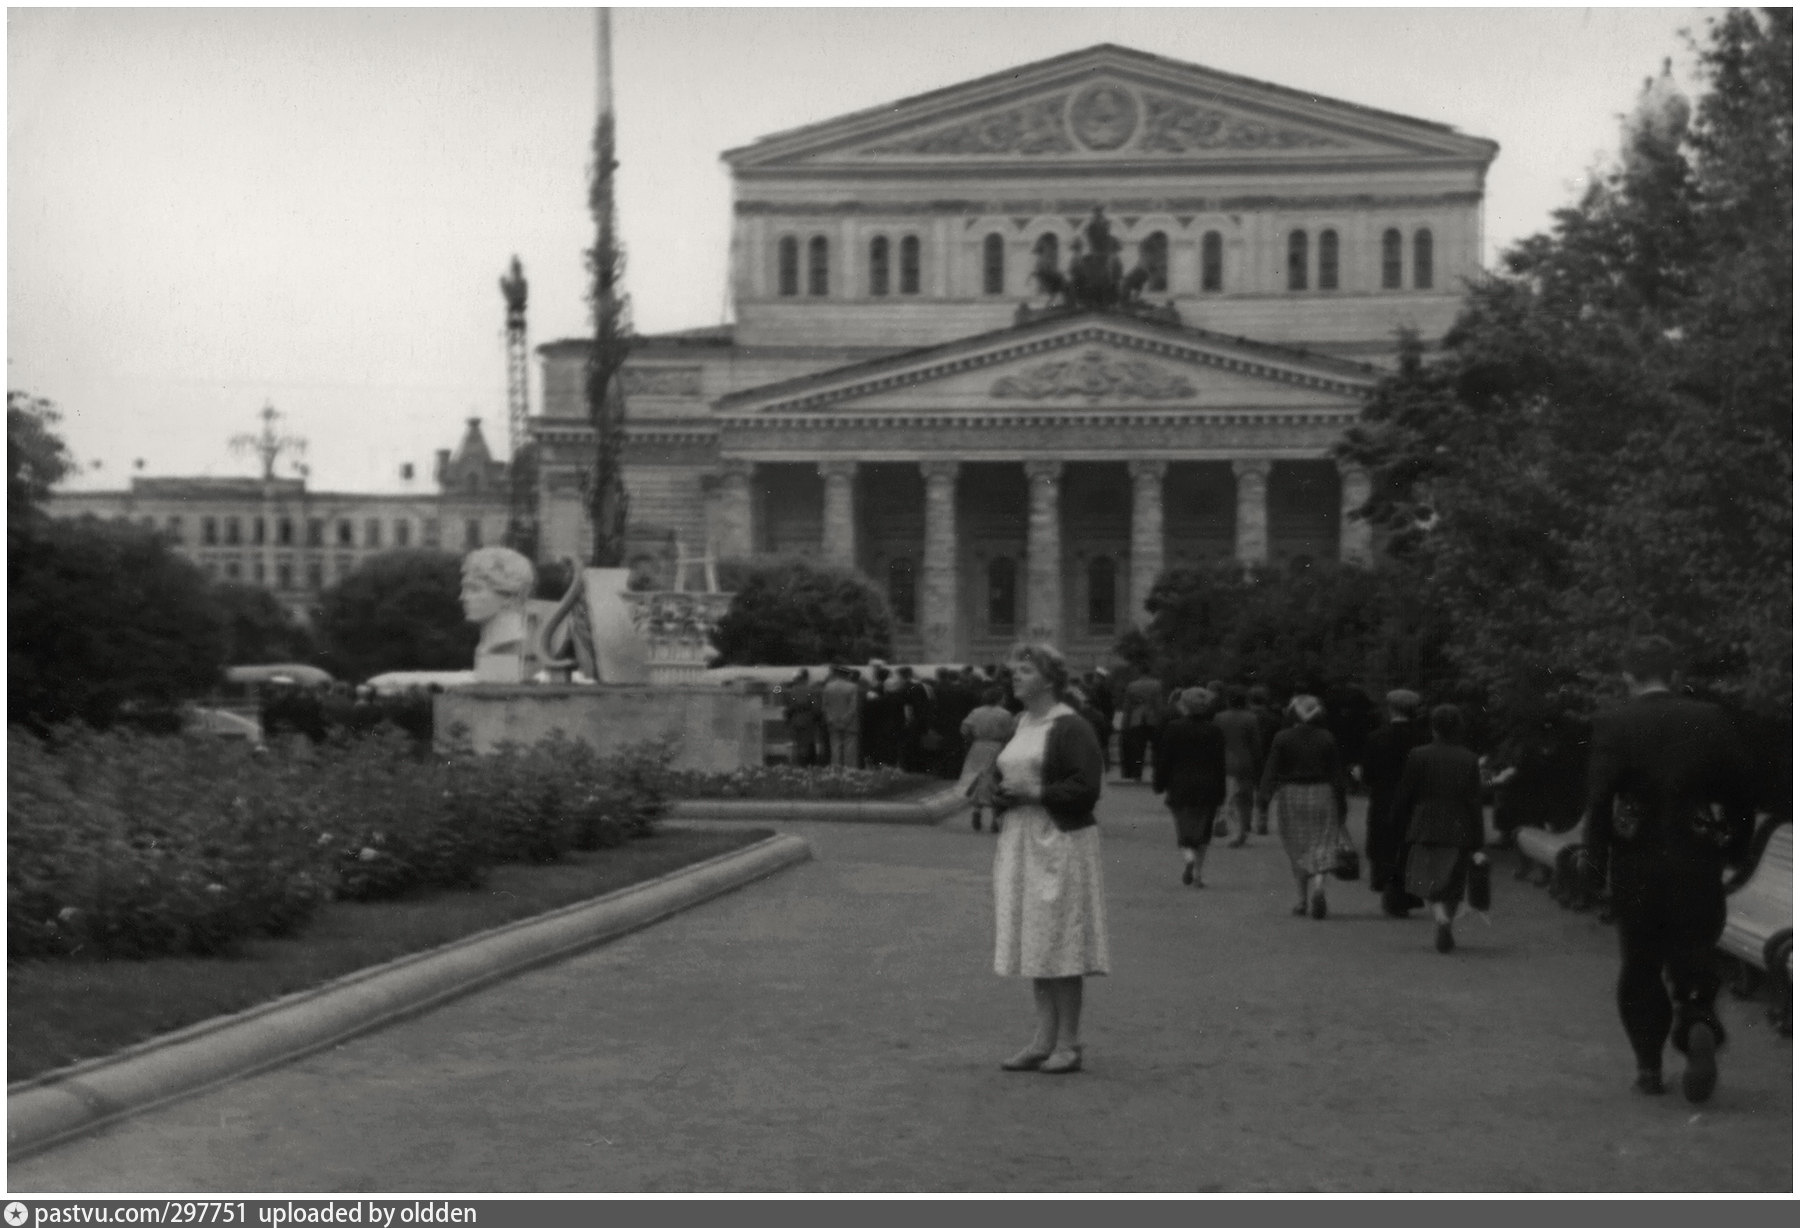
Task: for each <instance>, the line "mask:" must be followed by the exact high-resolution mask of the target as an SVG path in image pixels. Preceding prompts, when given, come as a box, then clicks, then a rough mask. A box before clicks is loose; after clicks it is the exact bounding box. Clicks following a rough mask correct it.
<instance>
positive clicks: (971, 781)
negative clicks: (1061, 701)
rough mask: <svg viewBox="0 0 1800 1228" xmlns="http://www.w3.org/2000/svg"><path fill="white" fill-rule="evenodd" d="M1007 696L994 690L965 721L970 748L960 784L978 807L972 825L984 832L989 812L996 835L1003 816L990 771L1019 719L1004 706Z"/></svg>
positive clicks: (987, 694)
mask: <svg viewBox="0 0 1800 1228" xmlns="http://www.w3.org/2000/svg"><path fill="white" fill-rule="evenodd" d="M1005 699H1006V693H1005V692H1004V691H1002V690H1001V689H1000V688H999V687H997V686H991V687H989V688H988V689H987V690H986V691H984V692H982V695H981V706H980V707H979V708H976V709H975V710H974V711H973V712H971V713H969V715H967V716H965V717H964V718H963V722H962V736H963V740H964V741H965V742H967V743H968V744H969V753H968V755H967V756H966V757H965V758H964V759H963V766H962V778H961V779H960V780H959V781H958V782H957V783H958V784H959V785H961V787H962V791H963V795H964V796H965V797H968V798H969V799H970V800H971V801H973V802H974V803H975V814H974V818H973V820H972V821H973V823H974V825H975V830H976V831H980V830H981V812H982V811H983V810H985V811H987V812H988V814H989V816H990V820H991V823H992V826H993V829H994V830H995V831H999V830H1000V812H999V811H998V810H996V809H994V773H992V772H990V771H988V769H989V768H990V767H992V766H993V765H994V760H995V759H997V758H998V757H999V755H1000V748H1001V747H1003V746H1005V745H1006V742H1007V739H1009V738H1011V737H1012V735H1013V726H1015V725H1017V724H1018V717H1016V716H1014V715H1013V714H1012V713H1010V712H1008V711H1007V710H1006V708H1005V707H1004V706H1003V701H1004V700H1005Z"/></svg>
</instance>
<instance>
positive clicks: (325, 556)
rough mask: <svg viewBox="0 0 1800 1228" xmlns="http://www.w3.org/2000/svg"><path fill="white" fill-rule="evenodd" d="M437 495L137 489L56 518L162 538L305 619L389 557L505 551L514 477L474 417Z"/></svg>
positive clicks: (237, 481) (154, 483)
mask: <svg viewBox="0 0 1800 1228" xmlns="http://www.w3.org/2000/svg"><path fill="white" fill-rule="evenodd" d="M434 479H435V485H436V490H435V492H433V493H430V494H417V495H413V494H397V495H369V494H350V493H344V492H337V491H318V490H308V489H307V486H306V482H305V479H303V478H282V477H273V478H270V479H268V480H264V479H261V478H254V477H245V478H212V477H169V478H154V477H146V478H134V479H132V483H131V489H130V490H127V491H92V492H78V493H59V494H54V495H52V496H51V498H50V502H49V511H50V514H51V515H52V516H97V517H100V518H102V519H107V520H129V521H134V522H137V523H140V524H142V525H143V526H144V527H145V528H149V529H155V530H157V531H159V532H161V533H162V534H163V535H164V536H165V537H166V538H167V539H168V541H169V542H170V543H171V545H173V546H174V548H175V549H176V550H177V551H178V552H179V553H180V554H181V555H182V556H184V557H186V558H188V559H191V560H193V562H194V563H196V564H197V565H198V566H199V567H200V568H201V569H202V570H203V571H205V572H206V574H207V575H208V576H210V577H211V578H212V579H215V580H220V581H230V582H234V583H240V584H253V585H257V586H259V587H262V588H266V589H268V590H270V591H271V592H273V593H274V594H275V596H276V597H277V598H278V599H279V600H280V601H281V602H282V604H283V605H285V606H287V607H288V609H289V610H291V611H292V612H293V613H294V615H295V616H296V617H298V618H301V619H303V620H304V619H307V618H309V617H310V615H311V612H312V607H313V605H314V604H315V603H316V602H317V601H318V596H319V593H320V591H321V590H323V589H324V588H326V587H327V586H329V585H331V584H335V583H336V582H337V581H339V580H341V579H343V578H344V577H345V576H347V575H349V574H350V573H351V572H352V571H354V570H355V569H356V567H357V565H358V564H359V563H361V562H362V561H363V560H364V559H366V558H368V557H369V556H370V555H374V554H379V553H381V552H382V551H383V550H395V549H404V548H408V547H412V548H426V549H442V550H449V551H453V552H456V553H459V554H460V553H462V552H463V551H465V550H469V549H473V548H474V547H476V546H483V545H489V546H491V545H498V544H501V543H502V541H503V539H504V538H505V535H506V525H507V466H506V462H504V461H497V460H495V459H494V458H493V456H492V454H491V453H490V452H489V451H488V446H487V441H486V440H485V439H484V438H483V436H482V433H481V420H480V419H479V418H470V419H469V420H468V428H467V430H466V431H465V432H464V434H463V438H462V442H461V444H460V445H459V446H458V447H457V449H456V450H455V452H454V453H452V452H451V450H450V449H448V448H444V449H440V450H439V452H438V454H437V466H436V473H435V474H434Z"/></svg>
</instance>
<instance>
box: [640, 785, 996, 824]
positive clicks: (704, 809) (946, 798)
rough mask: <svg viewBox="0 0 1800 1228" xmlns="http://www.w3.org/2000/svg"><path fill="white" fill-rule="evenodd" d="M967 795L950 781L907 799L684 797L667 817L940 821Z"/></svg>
mask: <svg viewBox="0 0 1800 1228" xmlns="http://www.w3.org/2000/svg"><path fill="white" fill-rule="evenodd" d="M968 805H969V799H968V798H967V797H965V796H964V795H963V793H962V790H960V789H958V788H956V787H955V786H954V785H952V786H949V787H947V788H944V789H941V790H939V791H937V792H935V793H928V794H926V795H924V796H923V797H917V798H913V799H911V800H901V801H894V800H887V801H872V802H858V801H848V800H845V801H828V802H802V801H764V800H760V799H743V800H739V799H735V798H723V797H704V798H687V799H684V800H681V801H675V802H671V803H670V804H669V817H670V818H671V819H753V820H756V821H758V822H764V823H766V822H770V821H779V820H784V819H785V820H788V821H796V820H806V821H809V822H825V823H917V824H920V825H922V826H929V825H931V824H935V823H941V822H943V821H944V820H945V819H946V818H948V817H950V816H951V815H953V814H955V813H957V812H958V811H961V810H965V809H967V808H968Z"/></svg>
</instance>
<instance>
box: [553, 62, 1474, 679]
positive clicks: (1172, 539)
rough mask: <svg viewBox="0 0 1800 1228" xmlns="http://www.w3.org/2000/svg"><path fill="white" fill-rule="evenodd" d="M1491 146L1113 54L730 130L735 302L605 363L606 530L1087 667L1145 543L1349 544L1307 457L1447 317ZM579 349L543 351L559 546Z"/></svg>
mask: <svg viewBox="0 0 1800 1228" xmlns="http://www.w3.org/2000/svg"><path fill="white" fill-rule="evenodd" d="M1495 153H1496V147H1495V146H1494V145H1493V143H1492V142H1489V141H1484V140H1481V139H1479V138H1472V137H1467V136H1463V135H1461V134H1458V133H1456V132H1454V131H1453V130H1452V129H1450V128H1448V127H1446V126H1444V125H1441V124H1434V123H1430V122H1427V121H1422V120H1414V119H1410V118H1408V117H1404V116H1396V115H1391V114H1388V113H1385V112H1377V111H1373V110H1371V109H1368V108H1364V107H1359V106H1356V105H1354V104H1349V103H1339V102H1334V101H1331V100H1327V99H1320V98H1318V97H1317V96H1315V95H1310V94H1304V93H1301V92H1299V91H1296V90H1292V89H1288V88H1285V87H1282V86H1276V85H1271V84H1268V83H1263V82H1256V81H1250V80H1247V79H1244V78H1240V77H1233V76H1230V75H1229V74H1224V73H1219V72H1216V71H1214V70H1211V69H1207V68H1204V67H1202V66H1199V65H1192V64H1182V63H1179V62H1176V61H1171V60H1167V59H1164V58H1162V57H1159V56H1154V55H1148V54H1146V53H1143V52H1139V51H1134V50H1131V49H1128V48H1121V47H1113V46H1101V47H1095V48H1089V49H1087V50H1085V51H1081V52H1074V53H1070V54H1068V55H1065V56H1059V57H1056V58H1054V59H1052V60H1046V61H1041V62H1039V63H1037V64H1032V65H1025V66H1023V67H1021V68H1020V69H1018V70H1017V71H1015V72H1011V73H1005V74H997V75H996V76H994V77H989V78H982V79H980V80H977V81H972V82H968V83H966V84H964V85H959V86H953V87H950V88H949V89H946V90H940V91H935V92H933V93H931V94H926V95H920V96H918V97H916V98H911V99H904V100H901V101H900V102H897V103H895V104H893V105H892V106H889V107H882V108H876V109H873V110H871V111H867V112H859V113H856V114H854V115H850V116H844V117H842V118H840V119H835V120H827V121H825V122H823V123H820V124H815V125H811V126H809V127H806V128H801V129H795V130H793V131H792V132H788V133H781V134H777V135H775V136H772V137H768V138H765V139H763V140H760V141H757V142H756V143H754V144H752V145H750V146H747V147H745V148H743V149H739V150H733V151H730V152H729V153H727V154H726V155H725V160H726V162H727V165H728V166H729V168H730V170H731V173H732V177H733V186H734V193H735V197H736V200H735V206H734V209H735V214H736V219H735V227H734V240H733V274H732V277H733V285H732V289H733V296H732V298H733V316H734V319H733V322H732V323H730V324H726V325H721V326H717V327H712V328H703V329H695V330H690V331H688V332H682V333H673V334H663V335H659V336H652V337H643V338H639V339H637V341H636V343H635V346H634V350H633V353H632V357H631V360H630V363H629V364H628V366H627V368H626V370H625V373H624V378H623V381H622V389H623V393H624V396H625V400H626V424H625V425H626V453H625V457H624V462H625V463H624V475H625V482H626V487H627V490H628V492H629V495H630V499H631V528H630V533H629V543H628V553H630V554H631V555H632V556H633V557H634V558H647V559H650V560H658V559H661V560H671V561H672V559H673V558H674V556H675V555H676V554H677V552H678V551H679V552H685V553H687V554H689V555H693V554H697V553H699V552H701V551H702V550H705V549H708V548H709V547H710V549H711V550H712V552H713V553H714V554H716V555H718V556H721V557H757V556H796V555H799V556H806V557H810V558H813V559H816V560H818V561H821V562H828V563H832V564H836V565H840V566H845V567H852V568H854V569H856V570H858V571H860V572H861V573H862V574H864V575H865V576H867V577H868V578H869V579H870V580H871V581H872V582H873V583H874V584H875V586H876V587H877V588H878V589H880V590H881V591H882V592H883V593H884V594H885V596H886V597H887V600H888V603H889V606H890V608H891V612H892V614H893V615H894V620H895V630H896V635H895V641H896V642H895V645H894V652H895V654H896V655H897V656H900V657H902V658H907V659H913V660H926V661H960V660H987V659H992V658H994V657H997V656H998V655H1000V654H1001V653H1002V652H1004V650H1005V648H1006V647H1007V645H1009V644H1010V643H1012V642H1014V641H1016V640H1017V639H1019V638H1021V637H1023V636H1030V637H1032V638H1046V639H1050V640H1053V641H1055V642H1057V643H1059V644H1061V645H1063V646H1064V647H1065V648H1066V649H1067V650H1068V651H1070V652H1071V653H1072V654H1073V655H1074V656H1075V657H1076V658H1077V659H1078V660H1082V661H1084V662H1085V661H1088V660H1099V659H1103V658H1105V657H1106V656H1107V655H1108V653H1109V652H1110V650H1111V648H1112V646H1113V644H1114V643H1115V642H1116V640H1117V638H1118V635H1119V634H1120V633H1121V632H1122V631H1124V630H1126V629H1127V628H1129V627H1130V626H1132V625H1133V624H1134V622H1137V621H1141V620H1142V618H1143V617H1144V612H1143V605H1144V599H1145V597H1146V596H1147V595H1148V594H1149V592H1150V589H1151V587H1152V585H1153V584H1154V583H1155V581H1156V579H1157V577H1158V576H1159V575H1161V574H1162V573H1163V572H1165V571H1167V570H1170V569H1173V568H1179V567H1187V566H1197V565H1203V564H1205V563H1208V562H1211V561H1226V560H1232V559H1235V560H1237V561H1239V562H1241V563H1245V564H1258V563H1267V564H1274V565H1298V564H1299V563H1302V562H1305V561H1323V560H1344V561H1349V562H1356V561H1362V560H1366V559H1367V558H1368V557H1369V555H1370V551H1371V542H1370V534H1369V529H1368V526H1367V525H1366V524H1365V523H1363V522H1362V521H1360V520H1357V519H1354V518H1353V517H1351V515H1350V514H1349V513H1350V512H1351V511H1352V510H1353V509H1354V508H1356V507H1357V506H1359V505H1360V504H1361V503H1362V501H1363V500H1364V498H1365V497H1366V495H1367V493H1368V479H1367V476H1366V475H1365V474H1363V473H1361V472H1358V471H1356V470H1354V469H1344V468H1342V467H1340V465H1339V464H1338V463H1337V462H1336V461H1335V460H1334V459H1333V450H1334V447H1335V445H1336V444H1337V443H1338V442H1339V441H1340V440H1341V438H1342V437H1343V434H1344V431H1345V430H1346V428H1347V427H1348V426H1349V425H1350V424H1351V423H1353V422H1354V421H1355V419H1356V417H1357V415H1358V413H1359V411H1360V409H1361V407H1362V404H1363V401H1364V399H1365V397H1366V394H1367V392H1368V390H1369V389H1370V388H1371V387H1373V386H1374V384H1375V383H1376V382H1377V380H1378V379H1379V378H1380V377H1381V376H1382V375H1383V374H1384V372H1385V370H1386V369H1387V368H1388V367H1389V366H1391V363H1392V358H1393V354H1394V351H1395V348H1396V338H1397V334H1398V332H1399V331H1400V330H1411V331H1413V332H1415V333H1417V334H1418V335H1420V336H1421V337H1422V338H1423V339H1424V341H1425V342H1426V344H1428V345H1429V344H1432V343H1433V342H1435V340H1436V339H1437V338H1438V337H1440V336H1441V335H1442V332H1443V330H1444V329H1445V328H1447V327H1448V325H1449V323H1450V321H1451V320H1452V319H1453V318H1454V313H1455V309H1456V304H1457V302H1458V301H1459V297H1460V282H1461V280H1462V279H1463V278H1466V277H1469V276H1472V275H1474V273H1475V272H1476V271H1477V269H1478V256H1479V229H1480V204H1481V199H1482V182H1483V178H1484V176H1485V172H1486V167H1487V165H1488V164H1489V163H1490V162H1491V161H1492V159H1493V157H1494V155H1495ZM1102 247H1104V248H1106V249H1107V250H1105V251H1100V248H1102ZM1096 262H1097V263H1096ZM1095 268H1100V269H1101V270H1102V272H1103V275H1104V276H1105V277H1107V278H1110V283H1109V284H1110V285H1111V286H1112V287H1113V288H1114V291H1115V292H1114V293H1113V294H1112V295H1111V297H1105V296H1102V298H1101V299H1100V300H1099V301H1095V300H1094V298H1093V296H1092V295H1089V296H1088V297H1087V298H1084V297H1083V296H1082V295H1081V294H1079V293H1076V292H1075V289H1076V283H1077V282H1079V281H1080V279H1081V277H1082V275H1083V270H1084V269H1085V270H1088V271H1089V272H1090V273H1091V272H1092V270H1093V269H1095ZM1089 280H1090V282H1091V278H1090V279H1089ZM1089 288H1090V289H1091V285H1090V287H1089ZM586 353H587V343H586V342H585V341H584V340H580V339H576V340H570V341H560V342H553V343H551V344H550V345H547V346H544V347H541V349H540V354H541V356H542V358H543V363H544V383H543V387H544V389H545V394H544V411H543V414H542V415H541V417H540V418H538V419H536V420H535V421H534V424H533V428H534V429H533V435H534V439H535V441H536V443H537V445H538V447H539V450H540V466H539V472H540V488H539V502H540V514H539V518H540V525H541V527H542V534H543V538H542V540H543V548H544V552H545V553H546V554H548V555H550V556H552V557H557V556H561V555H581V554H584V553H585V549H586V546H587V538H586V526H585V521H584V517H583V516H582V514H581V503H580V497H579V491H580V482H581V474H582V472H583V470H584V469H585V468H586V466H587V464H588V462H589V460H590V458H591V447H592V444H591V440H592V434H591V430H590V429H589V427H588V425H587V422H586V421H585V409H584V404H583V396H582V391H583V386H584V377H585V361H586Z"/></svg>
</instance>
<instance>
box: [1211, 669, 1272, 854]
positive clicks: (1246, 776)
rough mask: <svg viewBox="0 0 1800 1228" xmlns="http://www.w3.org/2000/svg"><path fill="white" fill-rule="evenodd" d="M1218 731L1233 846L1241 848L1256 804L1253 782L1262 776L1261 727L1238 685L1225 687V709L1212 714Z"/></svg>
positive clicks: (1247, 833)
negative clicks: (1233, 831)
mask: <svg viewBox="0 0 1800 1228" xmlns="http://www.w3.org/2000/svg"><path fill="white" fill-rule="evenodd" d="M1213 723H1214V724H1216V725H1217V726H1218V727H1219V732H1220V733H1222V734H1224V735H1225V779H1226V786H1225V806H1226V809H1227V810H1228V811H1229V812H1230V813H1231V814H1234V815H1236V816H1237V823H1238V834H1237V839H1235V840H1233V841H1232V842H1231V847H1232V848H1242V847H1243V845H1244V842H1245V841H1247V840H1249V838H1250V821H1251V816H1252V814H1253V812H1254V811H1255V807H1256V786H1257V782H1259V781H1260V780H1262V753H1263V740H1262V729H1261V727H1260V726H1258V725H1257V723H1256V716H1255V714H1254V713H1252V712H1251V711H1250V703H1249V699H1248V698H1247V697H1246V696H1245V694H1244V688H1243V687H1241V686H1232V687H1227V688H1226V689H1225V710H1224V711H1223V712H1221V713H1219V714H1218V715H1217V716H1215V717H1213Z"/></svg>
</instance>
